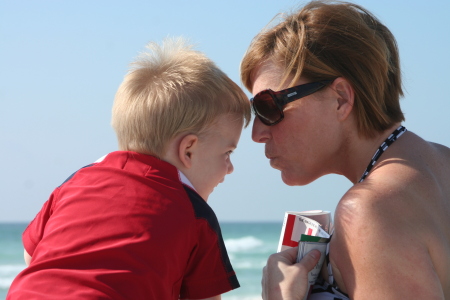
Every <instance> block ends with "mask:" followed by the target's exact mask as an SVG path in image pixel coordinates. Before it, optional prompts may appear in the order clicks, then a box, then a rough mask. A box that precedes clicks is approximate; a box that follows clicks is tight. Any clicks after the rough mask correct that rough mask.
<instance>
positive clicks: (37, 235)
mask: <svg viewBox="0 0 450 300" xmlns="http://www.w3.org/2000/svg"><path fill="white" fill-rule="evenodd" d="M57 191H58V190H55V191H54V192H53V193H52V194H51V196H50V198H49V199H48V200H47V201H46V202H45V203H44V205H43V206H42V208H41V210H40V211H39V213H38V214H37V215H36V217H35V218H34V220H33V221H31V223H30V224H29V225H28V227H27V228H26V229H25V231H24V232H23V234H22V242H23V246H24V248H25V250H26V251H27V252H28V254H29V255H30V256H33V253H34V250H35V249H36V246H37V245H38V244H39V242H40V240H41V239H42V236H43V235H44V229H45V225H46V224H47V221H48V219H49V218H50V216H51V214H52V212H53V202H54V198H55V193H56V192H57Z"/></svg>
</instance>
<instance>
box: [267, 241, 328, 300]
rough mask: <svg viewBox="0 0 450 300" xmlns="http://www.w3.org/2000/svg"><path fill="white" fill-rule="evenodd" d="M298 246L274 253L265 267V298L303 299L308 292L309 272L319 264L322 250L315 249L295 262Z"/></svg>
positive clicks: (279, 299)
mask: <svg viewBox="0 0 450 300" xmlns="http://www.w3.org/2000/svg"><path fill="white" fill-rule="evenodd" d="M297 252H298V247H295V248H290V249H287V250H285V251H282V252H280V253H275V254H272V255H271V256H270V257H269V259H268V260H267V265H266V266H265V267H264V269H263V278H262V281H261V284H262V298H263V299H264V300H302V299H303V298H304V296H305V295H306V294H307V293H308V290H309V284H308V272H309V271H311V270H312V269H313V268H314V266H315V265H316V264H317V262H318V261H319V258H320V252H319V251H318V250H313V251H311V252H309V253H308V254H306V255H305V256H304V257H303V259H302V260H301V261H300V262H299V263H295V260H296V257H297Z"/></svg>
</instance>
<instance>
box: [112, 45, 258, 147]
mask: <svg viewBox="0 0 450 300" xmlns="http://www.w3.org/2000/svg"><path fill="white" fill-rule="evenodd" d="M147 49H148V51H147V52H144V53H142V54H141V55H140V56H139V57H138V58H137V59H136V60H135V61H134V62H133V63H132V64H131V68H130V70H129V72H128V74H127V75H126V76H125V78H124V80H123V82H122V84H121V85H120V87H119V89H118V91H117V93H116V97H115V100H114V105H113V110H112V127H113V128H114V130H115V132H116V135H117V139H118V142H119V149H120V150H127V151H136V152H141V153H146V154H151V155H155V156H161V155H163V153H164V152H165V150H166V149H165V148H166V146H167V142H168V141H170V140H171V139H172V138H174V137H175V136H176V135H178V134H180V133H194V134H202V133H204V132H205V131H206V130H207V129H208V127H209V126H210V125H211V124H212V123H213V122H214V121H215V120H216V118H217V117H218V116H219V115H222V114H230V113H231V114H235V115H237V116H238V117H242V118H243V119H244V120H245V122H244V125H245V126H247V125H248V123H249V122H250V118H251V115H250V103H249V100H248V98H247V96H246V95H245V93H244V92H243V91H242V90H241V89H240V88H239V87H238V86H237V84H236V83H234V82H233V81H232V80H231V79H230V78H228V76H227V75H226V74H225V73H224V72H222V71H221V70H220V69H219V68H218V67H217V66H216V65H215V64H214V62H212V61H211V60H210V59H209V58H207V57H206V56H205V55H204V54H203V53H201V52H199V51H195V50H193V49H192V46H191V45H188V44H187V43H186V40H185V39H183V38H167V39H165V40H164V41H163V43H162V44H161V45H158V44H156V43H153V42H152V43H149V44H148V45H147Z"/></svg>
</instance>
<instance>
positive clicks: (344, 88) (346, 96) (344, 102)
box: [331, 77, 355, 121]
mask: <svg viewBox="0 0 450 300" xmlns="http://www.w3.org/2000/svg"><path fill="white" fill-rule="evenodd" d="M331 87H332V88H333V90H334V91H335V92H336V93H337V109H336V112H337V113H338V119H339V120H340V121H343V120H345V119H347V117H348V116H349V115H350V113H351V111H352V109H353V104H354V103H355V92H354V90H353V87H352V85H351V84H350V82H348V80H347V79H345V78H343V77H339V78H336V79H335V80H334V81H333V83H332V85H331Z"/></svg>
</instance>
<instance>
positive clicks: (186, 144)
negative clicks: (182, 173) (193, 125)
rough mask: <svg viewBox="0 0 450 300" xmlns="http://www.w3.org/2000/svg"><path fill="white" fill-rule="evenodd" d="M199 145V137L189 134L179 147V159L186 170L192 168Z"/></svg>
mask: <svg viewBox="0 0 450 300" xmlns="http://www.w3.org/2000/svg"><path fill="white" fill-rule="evenodd" d="M197 145H198V136H197V135H195V134H188V135H186V136H184V137H183V138H182V139H181V141H180V143H179V146H178V158H179V159H180V161H181V163H182V164H183V166H184V167H185V168H186V169H189V168H190V167H191V166H192V154H193V152H194V151H195V149H196V147H197Z"/></svg>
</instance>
